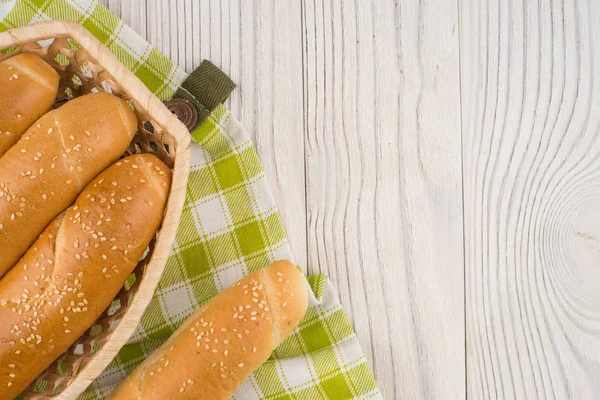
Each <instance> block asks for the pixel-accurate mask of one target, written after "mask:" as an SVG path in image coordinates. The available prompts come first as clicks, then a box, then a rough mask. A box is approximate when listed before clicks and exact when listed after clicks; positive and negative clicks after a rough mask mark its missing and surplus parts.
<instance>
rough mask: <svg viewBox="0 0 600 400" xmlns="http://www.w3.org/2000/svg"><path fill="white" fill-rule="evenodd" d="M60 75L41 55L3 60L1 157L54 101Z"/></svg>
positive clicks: (0, 110)
mask: <svg viewBox="0 0 600 400" xmlns="http://www.w3.org/2000/svg"><path fill="white" fill-rule="evenodd" d="M58 81H59V76H58V74H57V73H56V71H55V70H54V68H52V67H51V66H50V65H48V64H46V63H45V62H44V60H42V59H41V58H40V57H39V56H38V55H36V54H33V53H22V54H18V55H16V56H14V57H11V58H9V59H8V60H4V61H2V62H1V63H0V82H2V84H0V157H1V156H2V155H3V154H4V153H6V151H7V150H8V149H9V148H10V147H11V146H13V145H14V144H15V143H17V141H18V140H19V138H20V137H21V136H22V135H23V133H25V131H26V130H27V128H29V127H30V126H31V124H33V123H34V122H35V121H36V120H37V119H38V118H39V117H41V116H42V115H44V114H45V113H46V112H47V111H48V110H50V108H51V107H52V104H54V100H55V99H56V92H57V91H58Z"/></svg>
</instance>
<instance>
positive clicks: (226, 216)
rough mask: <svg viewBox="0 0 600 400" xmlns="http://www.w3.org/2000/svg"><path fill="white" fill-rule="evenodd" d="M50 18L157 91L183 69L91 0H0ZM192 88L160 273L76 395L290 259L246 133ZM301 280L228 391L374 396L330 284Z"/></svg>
mask: <svg viewBox="0 0 600 400" xmlns="http://www.w3.org/2000/svg"><path fill="white" fill-rule="evenodd" d="M4 4H10V3H4ZM3 10H4V12H5V14H6V15H5V17H4V18H2V12H3ZM7 10H8V11H7ZM52 19H54V20H74V21H76V22H79V23H80V24H82V25H83V26H84V27H86V28H87V29H88V30H89V31H90V32H91V33H92V34H94V35H95V36H96V37H97V38H98V39H99V40H100V41H101V42H103V43H104V44H105V45H106V46H107V47H109V48H110V49H111V50H112V51H113V53H114V54H115V55H116V56H117V57H118V58H119V59H120V60H121V61H122V62H123V64H125V66H127V67H128V68H129V69H130V70H131V71H133V72H134V73H135V74H136V76H138V77H139V78H140V79H141V80H142V81H143V82H144V83H145V84H146V86H147V87H148V88H150V90H152V91H153V92H154V93H155V94H156V95H157V96H158V97H159V98H160V99H162V100H165V99H168V98H170V97H172V96H173V95H174V94H175V92H176V91H177V90H178V89H179V88H180V86H181V84H182V82H183V81H184V80H185V78H186V76H187V75H186V74H185V72H184V71H183V70H181V68H179V67H178V66H177V65H175V64H173V63H172V62H171V61H170V60H169V59H168V58H166V57H165V56H164V55H162V54H160V53H159V52H158V51H156V50H155V49H153V48H152V47H151V46H150V45H149V44H148V43H147V42H145V41H144V40H143V39H142V38H141V37H139V35H137V34H136V33H135V32H134V31H133V30H131V29H130V28H129V27H127V26H126V25H125V24H124V23H123V22H122V21H121V20H119V19H118V18H117V17H116V16H115V15H114V14H112V13H111V12H110V11H108V10H107V9H106V8H105V7H104V6H102V5H101V4H99V3H97V2H96V1H95V0H18V1H17V2H16V4H14V7H11V9H10V10H9V9H8V7H6V9H5V8H3V3H2V2H1V0H0V31H4V30H6V29H10V28H13V27H18V26H23V25H27V24H32V23H35V22H39V21H42V20H52ZM211 68H212V67H211ZM213 72H214V70H213ZM210 76H211V75H210V74H208V75H202V80H201V82H202V86H201V88H202V87H205V88H206V87H207V88H210V87H212V86H211V85H213V84H214V81H211V80H210ZM229 82H230V81H229ZM229 82H225V83H226V85H225V87H226V88H228V89H227V90H229V88H231V86H230V85H233V82H230V83H229ZM221 83H223V82H221ZM228 85H229V86H228ZM191 92H194V93H197V92H198V87H196V88H194V90H193V91H189V90H188V91H187V94H186V95H189V94H190V93H191ZM200 92H202V89H200ZM179 93H181V91H180V92H179ZM184 96H185V95H184ZM191 97H192V98H190V99H188V100H190V101H197V102H198V103H200V104H203V105H204V106H205V108H206V109H207V115H206V118H205V119H204V122H203V123H202V124H200V125H199V126H198V127H197V128H196V129H194V130H193V131H192V132H191V134H192V138H193V144H192V156H191V170H190V177H189V183H188V187H187V194H186V201H185V205H184V209H183V213H182V218H181V223H180V226H179V230H178V233H177V236H176V239H175V243H174V246H173V249H172V252H171V254H170V257H169V259H168V261H167V266H166V268H165V272H164V274H163V277H162V279H161V281H160V283H159V285H158V288H157V290H156V293H155V295H154V298H153V299H152V301H151V303H150V305H149V307H148V309H147V310H146V312H145V314H144V316H143V318H142V321H141V323H140V325H139V326H138V329H137V331H136V332H135V334H134V335H133V336H132V338H131V339H130V340H129V342H128V343H127V345H126V346H124V347H123V349H122V350H121V351H120V353H119V355H118V356H117V357H116V358H115V359H114V360H113V362H112V363H111V364H110V365H109V366H108V367H107V368H106V370H105V371H104V372H103V373H102V374H101V375H100V376H99V377H98V378H97V379H96V380H95V381H94V382H93V383H92V384H91V385H90V387H89V388H88V389H87V390H86V391H85V392H84V393H83V394H82V395H81V396H80V399H85V400H91V399H94V400H95V399H103V398H104V397H105V396H106V395H108V394H109V393H110V392H111V391H112V390H113V389H114V388H115V387H116V385H117V384H118V383H119V382H120V381H121V380H122V379H123V378H124V377H125V376H127V374H129V373H130V372H131V371H132V370H133V369H134V368H135V366H137V365H138V364H139V363H140V362H141V361H142V360H143V359H144V358H145V357H146V356H147V355H148V354H149V353H151V352H152V351H153V350H154V349H156V348H158V347H159V346H160V345H161V344H162V343H163V342H164V341H165V340H166V339H167V338H168V337H169V336H170V335H171V333H173V332H174V331H175V329H176V328H177V327H178V326H179V325H180V324H181V323H182V322H183V321H184V320H185V319H186V318H187V317H188V316H190V315H191V314H192V313H193V312H194V311H195V310H197V309H198V308H199V307H200V306H202V305H203V304H205V303H207V302H208V301H210V299H211V298H213V297H214V296H215V295H216V294H217V293H219V292H220V291H221V290H223V289H224V288H226V287H228V286H229V285H231V284H233V283H234V282H235V281H237V280H239V279H240V278H242V277H243V276H244V275H246V274H248V273H250V272H252V271H255V270H257V269H260V268H262V267H264V266H265V265H267V264H269V263H270V262H273V261H275V260H278V259H289V260H292V261H293V260H294V257H293V255H292V254H291V250H290V247H289V245H288V242H287V238H286V234H285V230H284V227H283V225H282V222H281V219H280V217H279V213H278V211H277V208H276V206H275V201H274V199H273V197H272V195H271V192H270V190H269V187H268V184H267V181H266V178H265V174H264V172H263V169H262V166H261V163H260V160H259V157H258V154H257V153H256V150H255V148H254V145H253V143H252V140H251V139H250V137H249V135H248V133H247V132H246V131H245V129H244V128H243V127H242V126H241V124H240V123H239V122H238V121H237V120H236V119H235V118H234V117H233V116H232V115H231V113H230V112H229V111H228V110H227V109H226V108H225V107H224V106H223V105H222V104H220V102H221V101H223V100H220V99H219V98H217V99H216V100H215V99H214V98H213V99H211V102H206V99H202V98H201V96H198V95H196V96H191ZM217 97H218V96H217ZM225 97H226V96H225ZM225 97H223V99H224V98H225ZM207 105H208V106H207ZM307 279H308V282H309V284H310V287H311V289H312V301H311V306H310V308H309V310H308V313H307V315H306V317H305V318H304V319H303V321H302V322H301V324H300V326H299V327H298V329H297V330H296V331H295V332H294V333H293V334H292V335H291V336H290V337H289V338H288V339H287V340H286V341H285V342H284V343H282V344H281V345H280V346H279V347H278V348H277V349H276V350H275V351H274V352H273V354H272V356H271V357H270V359H269V360H268V361H267V362H266V363H265V364H264V365H263V366H261V367H260V368H259V369H258V370H256V371H255V372H254V373H253V374H252V376H251V377H250V378H249V379H248V380H247V381H246V382H245V383H244V384H243V386H242V387H241V388H240V389H239V390H238V392H237V393H236V394H235V396H234V397H233V398H234V399H292V398H293V399H320V398H329V399H373V398H377V399H379V398H381V395H380V393H379V391H378V390H377V387H376V385H375V380H374V379H373V375H372V373H371V371H370V369H369V367H368V364H367V362H366V360H365V358H364V356H363V353H362V350H361V348H360V345H359V343H358V340H357V338H356V335H355V333H354V331H353V329H352V326H351V324H350V322H349V321H348V318H347V317H346V315H345V314H344V311H343V310H342V308H341V306H340V304H339V300H338V298H337V295H336V293H335V290H334V289H333V287H332V285H331V283H330V282H329V280H328V279H327V277H326V276H325V275H317V276H311V277H308V278H307Z"/></svg>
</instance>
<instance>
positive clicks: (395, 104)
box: [303, 0, 465, 399]
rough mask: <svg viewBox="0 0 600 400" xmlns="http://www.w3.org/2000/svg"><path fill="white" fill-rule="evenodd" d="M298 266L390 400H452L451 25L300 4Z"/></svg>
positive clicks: (451, 14) (429, 8)
mask: <svg viewBox="0 0 600 400" xmlns="http://www.w3.org/2000/svg"><path fill="white" fill-rule="evenodd" d="M303 21H304V23H303V30H304V40H305V45H304V65H305V68H304V73H305V79H304V83H305V85H304V90H305V92H304V97H305V99H304V101H305V124H306V126H305V134H306V159H307V186H306V190H307V199H308V203H307V204H308V207H307V209H308V211H307V217H308V244H309V246H308V260H309V265H311V266H312V268H314V270H315V272H317V271H318V272H327V273H328V274H330V276H331V279H332V281H333V283H334V285H335V286H336V288H337V289H338V291H339V293H340V296H341V299H342V304H343V305H344V308H345V310H346V312H347V313H348V314H349V315H350V316H351V318H352V320H353V322H354V326H355V329H356V332H357V334H358V336H359V339H360V341H361V343H362V345H363V349H364V350H365V352H366V353H367V356H368V358H369V360H370V361H371V363H372V365H373V367H374V373H375V376H376V377H377V381H378V383H379V385H380V387H381V389H382V391H383V393H384V394H385V396H386V398H390V399H403V398H406V399H454V398H463V397H464V391H465V388H464V382H465V376H464V351H465V349H464V318H463V317H464V316H463V303H464V298H463V257H462V249H463V246H462V200H461V198H462V191H461V164H460V157H461V156H460V152H461V148H460V110H459V103H460V94H459V84H458V81H459V70H458V53H459V51H458V15H457V5H456V3H455V2H452V1H441V2H400V3H397V2H393V1H377V2H352V3H351V2H342V1H334V2H330V1H319V0H315V1H313V0H307V1H304V7H303Z"/></svg>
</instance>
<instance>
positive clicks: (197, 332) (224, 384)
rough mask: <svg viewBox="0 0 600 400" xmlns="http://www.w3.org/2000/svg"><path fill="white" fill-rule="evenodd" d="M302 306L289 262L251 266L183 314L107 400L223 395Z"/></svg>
mask: <svg viewBox="0 0 600 400" xmlns="http://www.w3.org/2000/svg"><path fill="white" fill-rule="evenodd" d="M307 305H308V296H307V287H306V280H305V279H304V277H303V276H302V274H301V273H300V272H299V271H298V270H297V269H296V267H294V265H292V264H291V263H290V262H288V261H278V262H276V263H274V264H271V265H270V266H268V267H266V268H264V269H262V270H260V271H257V272H254V273H252V274H250V275H248V276H247V277H245V278H244V279H242V280H241V281H239V282H238V283H236V284H234V285H233V286H231V287H230V288H228V289H226V290H225V291H223V292H222V293H220V294H219V295H218V296H217V297H215V298H214V299H213V300H212V301H211V302H210V303H208V304H207V305H206V306H204V307H202V308H201V309H200V310H198V311H197V312H196V313H195V314H194V315H192V316H191V317H190V318H189V319H188V320H186V322H185V323H184V324H183V325H182V326H181V327H180V328H179V329H178V330H177V331H176V332H175V333H174V334H173V336H172V337H171V338H170V339H169V340H168V341H167V342H165V343H164V344H163V345H162V346H161V347H160V348H159V349H158V350H156V351H155V352H154V353H153V354H152V355H150V357H148V358H147V359H146V360H144V362H143V363H142V364H140V365H139V366H138V367H137V368H136V369H135V370H134V371H133V373H132V374H131V375H130V376H129V377H128V378H127V379H125V380H124V381H123V382H122V383H121V384H120V385H119V387H118V388H117V389H116V390H115V391H114V392H113V393H112V395H111V396H110V397H109V399H111V400H134V399H135V400H138V399H144V400H164V399H182V400H184V399H190V400H192V399H193V400H196V399H210V400H216V399H229V397H230V396H231V395H233V394H234V393H235V391H236V390H237V388H239V387H240V385H241V384H242V382H243V381H244V380H245V379H246V378H248V376H249V375H250V374H251V373H252V371H254V370H255V369H256V368H258V367H259V366H260V365H261V364H262V363H264V362H265V361H266V360H267V359H268V358H269V355H270V354H271V353H272V352H273V350H274V349H275V347H277V346H278V345H279V344H280V343H281V342H282V341H283V340H284V339H285V338H286V337H288V336H289V334H290V333H292V331H293V330H294V329H295V328H296V326H297V325H298V323H299V322H300V320H301V319H302V317H303V316H304V313H305V312H306V308H307Z"/></svg>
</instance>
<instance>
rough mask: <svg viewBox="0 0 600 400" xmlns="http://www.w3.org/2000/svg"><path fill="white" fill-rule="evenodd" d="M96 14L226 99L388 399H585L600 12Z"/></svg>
mask: <svg viewBox="0 0 600 400" xmlns="http://www.w3.org/2000/svg"><path fill="white" fill-rule="evenodd" d="M103 3H104V4H106V5H108V7H109V8H110V9H111V10H113V11H114V12H115V13H116V14H117V15H119V16H121V17H122V18H123V19H124V20H125V22H126V23H128V24H129V25H131V26H132V27H133V28H134V29H135V30H136V31H138V32H139V33H141V34H142V36H144V37H145V38H147V39H148V40H149V41H150V43H152V44H153V45H154V46H156V47H157V48H158V49H160V50H161V51H162V52H164V53H165V54H167V55H168V56H169V57H171V58H172V59H173V60H175V61H176V62H178V63H179V64H180V65H182V66H183V67H184V68H185V69H186V70H187V71H191V70H192V69H193V68H194V67H196V66H197V65H198V64H199V63H200V61H201V60H202V59H204V58H207V59H210V60H211V61H213V62H214V63H215V64H217V65H218V66H220V67H221V68H222V69H223V70H224V71H226V72H227V73H229V74H230V76H231V77H232V78H233V79H234V80H235V81H236V82H237V83H238V85H239V87H238V89H237V90H236V91H235V92H234V94H233V95H232V98H231V100H230V103H229V104H228V105H229V107H230V108H231V109H232V110H233V112H234V113H235V115H237V116H238V118H239V119H240V120H241V121H242V122H243V124H244V125H245V126H246V127H247V128H248V130H249V132H250V134H251V135H252V136H253V137H254V139H255V143H256V145H257V149H258V151H259V153H260V156H261V159H262V161H263V164H264V167H265V170H266V173H267V176H268V178H269V181H270V183H271V187H272V189H273V192H274V194H275V196H276V200H277V203H278V205H279V207H280V210H281V213H282V216H283V218H284V221H285V224H286V227H287V230H288V234H289V237H290V241H291V244H292V247H293V249H294V252H295V254H296V257H297V262H298V263H300V264H302V265H306V266H307V270H308V272H309V273H318V272H326V273H328V274H329V275H330V276H331V279H332V281H333V283H334V285H335V286H336V288H337V290H338V291H339V294H340V298H341V301H342V305H343V306H344V308H345V310H346V312H347V313H348V314H349V315H350V317H351V319H352V321H353V324H354V327H355V330H356V332H357V333H358V335H359V339H360V341H361V343H362V345H363V349H364V350H365V353H366V355H367V358H368V359H369V362H370V364H371V365H372V367H373V369H374V372H375V375H376V379H377V382H378V384H379V386H380V388H381V390H382V392H383V394H384V397H385V398H387V399H396V398H397V399H404V398H406V399H418V398H424V399H456V398H465V397H468V398H472V399H487V398H498V399H504V398H506V399H512V398H518V399H538V398H539V399H543V398H556V399H565V398H572V399H596V398H600V383H599V382H600V290H598V283H599V282H600V268H599V265H600V239H599V238H600V228H599V227H600V211H598V210H600V168H599V166H600V161H599V157H600V138H599V136H600V135H599V132H598V128H599V125H600V111H599V110H600V108H598V107H596V106H595V104H596V102H597V101H596V97H597V96H596V93H600V91H599V90H598V85H599V83H598V82H599V81H600V79H599V78H600V77H599V76H598V73H599V71H600V69H599V68H598V67H600V58H599V57H600V49H599V48H598V47H599V46H600V45H599V44H597V43H600V40H599V39H600V32H599V29H600V25H599V24H598V23H597V21H598V20H600V18H599V17H600V4H599V3H597V2H594V1H589V0H577V1H560V0H553V1H545V0H542V1H526V2H522V1H517V0H507V1H499V0H493V1H471V0H458V1H457V2H456V1H453V0H442V1H435V2H434V1H426V0H419V1H412V0H396V1H393V0H382V1H360V0H357V1H353V2H348V1H342V0H334V1H325V0H303V1H276V0H270V1H244V0H222V1H217V0H210V1H207V0H202V1H193V0H134V1H130V0H103ZM463 202H464V204H463ZM463 238H464V240H463ZM463 242H464V243H463ZM463 250H464V255H463Z"/></svg>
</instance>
